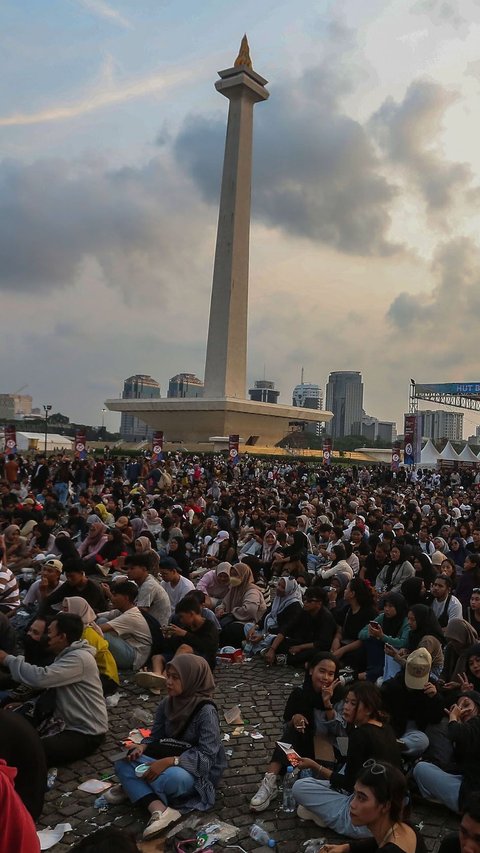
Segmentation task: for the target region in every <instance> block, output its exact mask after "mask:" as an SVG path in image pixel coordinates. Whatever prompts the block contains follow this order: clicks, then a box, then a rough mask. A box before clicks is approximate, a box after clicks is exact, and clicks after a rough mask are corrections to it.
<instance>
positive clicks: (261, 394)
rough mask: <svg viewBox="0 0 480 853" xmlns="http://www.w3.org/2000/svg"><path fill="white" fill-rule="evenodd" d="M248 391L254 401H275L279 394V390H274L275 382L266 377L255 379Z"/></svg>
mask: <svg viewBox="0 0 480 853" xmlns="http://www.w3.org/2000/svg"><path fill="white" fill-rule="evenodd" d="M248 393H249V395H250V399H251V400H253V401H254V402H255V403H276V402H277V400H278V398H279V395H280V391H276V390H275V382H270V381H269V380H268V379H257V380H256V381H255V382H254V385H253V388H250V389H249V392H248Z"/></svg>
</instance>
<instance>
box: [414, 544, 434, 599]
mask: <svg viewBox="0 0 480 853" xmlns="http://www.w3.org/2000/svg"><path fill="white" fill-rule="evenodd" d="M413 568H414V569H415V577H416V578H422V580H423V583H424V586H425V589H426V590H430V587H431V585H432V583H433V581H434V580H435V578H436V577H437V574H438V573H437V572H436V571H435V568H434V566H433V565H432V561H431V559H430V557H429V556H428V555H427V554H424V553H423V551H419V552H418V553H416V554H415V555H414V559H413Z"/></svg>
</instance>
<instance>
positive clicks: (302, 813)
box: [297, 806, 328, 827]
mask: <svg viewBox="0 0 480 853" xmlns="http://www.w3.org/2000/svg"><path fill="white" fill-rule="evenodd" d="M297 817H299V818H300V820H313V822H314V823H316V824H317V826H323V827H325V826H328V824H327V823H324V821H323V820H322V818H321V817H319V816H318V815H317V814H315V812H311V811H310V809H306V808H305V806H298V807H297Z"/></svg>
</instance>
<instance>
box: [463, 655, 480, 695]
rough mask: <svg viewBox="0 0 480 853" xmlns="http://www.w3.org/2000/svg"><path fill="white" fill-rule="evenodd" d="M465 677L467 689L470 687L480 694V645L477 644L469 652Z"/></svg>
mask: <svg viewBox="0 0 480 853" xmlns="http://www.w3.org/2000/svg"><path fill="white" fill-rule="evenodd" d="M465 677H466V683H465V688H467V687H468V689H471V690H477V692H479V693H480V643H475V644H474V645H473V646H471V647H470V648H469V650H468V652H467V655H466V661H465Z"/></svg>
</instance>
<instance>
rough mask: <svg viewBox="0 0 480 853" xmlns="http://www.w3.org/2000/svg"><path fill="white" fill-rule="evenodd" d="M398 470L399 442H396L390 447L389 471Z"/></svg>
mask: <svg viewBox="0 0 480 853" xmlns="http://www.w3.org/2000/svg"><path fill="white" fill-rule="evenodd" d="M399 468H400V442H399V441H396V442H395V443H394V444H393V445H392V463H391V469H392V471H398V469H399Z"/></svg>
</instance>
